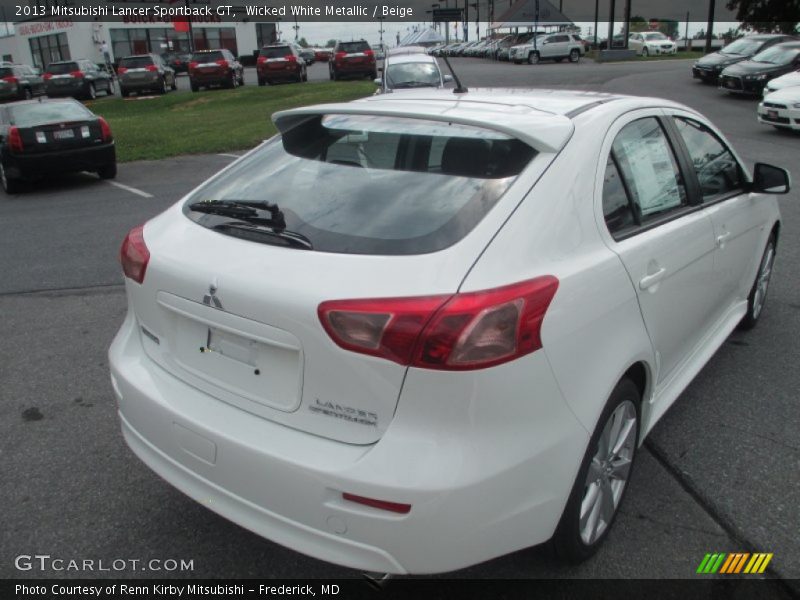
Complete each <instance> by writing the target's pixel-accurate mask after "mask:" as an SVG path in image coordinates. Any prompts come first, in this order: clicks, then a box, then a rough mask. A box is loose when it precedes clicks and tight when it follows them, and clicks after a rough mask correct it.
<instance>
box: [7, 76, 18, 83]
mask: <svg viewBox="0 0 800 600" xmlns="http://www.w3.org/2000/svg"><path fill="white" fill-rule="evenodd" d="M3 81H5V82H7V83H19V79H17V78H16V77H14V76H13V75H9V76H8V77H3Z"/></svg>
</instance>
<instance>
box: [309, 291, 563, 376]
mask: <svg viewBox="0 0 800 600" xmlns="http://www.w3.org/2000/svg"><path fill="white" fill-rule="evenodd" d="M557 289H558V279H556V278H555V277H552V276H544V277H538V278H536V279H532V280H529V281H524V282H522V283H517V284H514V285H509V286H505V287H502V288H497V289H493V290H484V291H480V292H469V293H462V294H455V295H453V296H447V295H445V296H425V297H417V298H384V299H376V300H332V301H329V302H323V303H322V304H320V306H319V309H318V314H319V318H320V321H321V322H322V326H323V327H324V328H325V331H327V332H328V335H330V336H331V338H332V339H333V341H334V342H335V343H336V344H337V345H338V346H340V347H342V348H345V349H346V350H351V351H353V352H359V353H362V354H369V355H371V356H378V357H381V358H386V359H388V360H392V361H394V362H397V363H399V364H401V365H407V366H415V367H421V368H425V369H439V370H470V369H483V368H486V367H491V366H494V365H499V364H501V363H505V362H508V361H511V360H514V359H516V358H519V357H520V356H524V355H525V354H530V353H531V352H535V351H536V350H538V349H539V348H541V347H542V341H541V326H542V321H543V320H544V315H545V312H546V311H547V307H548V306H549V305H550V302H551V300H552V299H553V296H554V295H555V293H556V290H557Z"/></svg>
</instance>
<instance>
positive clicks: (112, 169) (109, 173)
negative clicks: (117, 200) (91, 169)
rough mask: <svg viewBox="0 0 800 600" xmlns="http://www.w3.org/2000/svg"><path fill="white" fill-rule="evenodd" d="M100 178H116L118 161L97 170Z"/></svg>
mask: <svg viewBox="0 0 800 600" xmlns="http://www.w3.org/2000/svg"><path fill="white" fill-rule="evenodd" d="M97 175H98V176H99V177H100V179H114V177H116V176H117V163H111V164H110V165H106V166H105V167H102V168H100V169H98V170H97Z"/></svg>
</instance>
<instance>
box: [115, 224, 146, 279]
mask: <svg viewBox="0 0 800 600" xmlns="http://www.w3.org/2000/svg"><path fill="white" fill-rule="evenodd" d="M119 262H120V264H121V265H122V270H123V271H124V272H125V277H128V278H129V279H133V280H134V281H135V282H136V283H142V282H143V281H144V274H145V271H147V263H148V262H150V251H149V250H148V249H147V244H145V243H144V225H139V226H138V227H134V228H133V229H131V230H130V231H129V232H128V235H126V236H125V239H124V240H123V242H122V247H121V248H120V250H119Z"/></svg>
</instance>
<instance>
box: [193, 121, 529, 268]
mask: <svg viewBox="0 0 800 600" xmlns="http://www.w3.org/2000/svg"><path fill="white" fill-rule="evenodd" d="M534 156H535V151H534V150H533V149H532V148H531V147H529V146H527V145H526V144H524V143H523V142H521V141H519V140H517V139H514V138H511V137H508V136H506V135H503V134H501V133H497V132H494V131H489V130H485V129H480V128H475V127H466V126H460V125H453V124H449V123H443V122H433V121H424V120H419V119H408V118H389V117H374V116H361V115H328V116H324V117H321V116H314V117H309V118H308V119H306V120H304V121H302V122H300V123H299V124H298V125H296V126H295V127H293V128H291V129H290V130H289V131H287V132H286V133H284V134H283V136H282V137H279V138H274V139H273V140H271V141H270V142H268V143H267V144H265V145H264V146H262V147H261V148H260V149H258V150H257V151H256V152H254V153H253V154H251V155H250V156H249V157H248V158H246V159H245V160H243V161H241V162H240V163H239V164H238V165H236V166H235V167H233V168H232V169H231V170H229V171H226V172H225V173H224V174H223V175H221V176H220V177H217V178H214V179H212V180H211V181H210V182H208V183H207V184H205V185H204V186H202V187H201V188H200V189H198V190H197V191H196V192H195V193H194V194H193V195H192V196H191V197H190V198H189V199H188V201H187V203H186V205H185V207H184V211H185V212H186V214H187V215H188V216H189V217H190V218H191V219H193V220H195V221H196V222H198V223H199V224H201V225H204V226H206V227H209V228H214V227H218V226H221V225H222V224H224V223H229V222H230V221H231V220H232V219H231V218H230V217H220V216H217V215H208V214H203V213H199V212H193V211H190V210H189V205H190V204H192V203H194V202H197V201H203V200H232V201H236V200H238V201H266V202H270V203H274V204H277V205H278V206H279V207H280V210H281V211H282V212H283V214H284V217H285V221H286V230H287V231H291V232H295V233H298V234H301V235H303V236H305V237H306V238H308V240H309V241H310V242H311V244H313V247H314V250H317V251H321V252H337V253H345V254H380V255H407V254H424V253H428V252H435V251H437V250H441V249H443V248H446V247H448V246H451V245H452V244H454V243H455V242H457V241H458V240H460V239H461V238H463V237H464V236H465V235H467V234H468V233H469V232H470V231H471V230H472V229H473V228H474V227H475V226H476V225H477V224H478V223H479V222H480V221H481V219H483V217H484V216H485V215H486V214H487V213H488V212H489V211H490V210H491V209H492V207H494V205H495V204H496V203H497V201H498V200H499V199H500V198H501V197H502V195H503V193H505V191H506V190H507V189H508V188H509V186H510V185H511V184H512V183H513V182H514V180H515V178H516V176H517V175H518V174H519V173H520V172H521V171H522V169H523V168H525V166H526V165H527V164H528V163H529V162H530V160H531V159H532V158H533V157H534ZM225 232H226V233H230V234H232V235H237V234H235V233H233V230H232V229H231V228H229V227H226V228H225ZM242 237H246V238H247V239H253V236H250V235H248V236H242Z"/></svg>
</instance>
